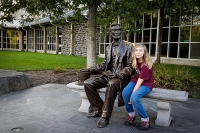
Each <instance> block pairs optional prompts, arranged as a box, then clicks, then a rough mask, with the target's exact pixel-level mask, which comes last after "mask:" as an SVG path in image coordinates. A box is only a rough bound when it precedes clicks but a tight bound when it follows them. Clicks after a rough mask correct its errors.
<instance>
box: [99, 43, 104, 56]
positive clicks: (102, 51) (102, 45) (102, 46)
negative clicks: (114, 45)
mask: <svg viewBox="0 0 200 133" xmlns="http://www.w3.org/2000/svg"><path fill="white" fill-rule="evenodd" d="M104 46H105V45H104V44H100V54H105V51H104Z"/></svg>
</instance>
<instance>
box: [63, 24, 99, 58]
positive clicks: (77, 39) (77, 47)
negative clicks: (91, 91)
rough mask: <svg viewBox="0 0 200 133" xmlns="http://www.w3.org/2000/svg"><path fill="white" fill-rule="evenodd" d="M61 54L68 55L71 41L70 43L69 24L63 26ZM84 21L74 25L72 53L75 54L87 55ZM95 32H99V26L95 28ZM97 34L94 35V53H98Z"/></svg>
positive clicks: (70, 32) (70, 31)
mask: <svg viewBox="0 0 200 133" xmlns="http://www.w3.org/2000/svg"><path fill="white" fill-rule="evenodd" d="M62 31H63V32H62V44H63V46H62V49H61V51H62V54H64V55H70V54H71V53H72V51H71V47H72V46H71V43H72V38H71V34H72V30H71V26H70V24H69V23H68V24H66V25H65V26H63V30H62ZM86 31H87V27H86V23H79V24H77V25H75V26H74V51H73V53H74V55H76V56H87V44H86V34H85V33H86ZM97 33H99V28H97ZM99 40H100V39H99V36H97V37H96V54H97V55H99Z"/></svg>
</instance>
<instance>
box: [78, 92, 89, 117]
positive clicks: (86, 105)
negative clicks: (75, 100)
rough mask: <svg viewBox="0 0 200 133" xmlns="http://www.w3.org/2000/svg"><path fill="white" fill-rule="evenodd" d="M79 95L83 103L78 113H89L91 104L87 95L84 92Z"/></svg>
mask: <svg viewBox="0 0 200 133" xmlns="http://www.w3.org/2000/svg"><path fill="white" fill-rule="evenodd" d="M79 94H80V96H81V99H82V102H81V106H80V107H79V109H78V111H79V112H85V113H88V109H89V106H90V103H89V101H88V98H87V96H86V93H85V92H83V91H82V92H79Z"/></svg>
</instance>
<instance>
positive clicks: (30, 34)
mask: <svg viewBox="0 0 200 133" xmlns="http://www.w3.org/2000/svg"><path fill="white" fill-rule="evenodd" d="M28 50H34V30H28Z"/></svg>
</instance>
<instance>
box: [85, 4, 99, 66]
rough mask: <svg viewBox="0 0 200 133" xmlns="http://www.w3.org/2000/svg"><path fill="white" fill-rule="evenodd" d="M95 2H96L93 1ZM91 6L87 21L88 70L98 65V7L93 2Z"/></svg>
mask: <svg viewBox="0 0 200 133" xmlns="http://www.w3.org/2000/svg"><path fill="white" fill-rule="evenodd" d="M93 1H95V0H93ZM92 3H94V4H91V5H90V6H89V14H88V21H87V31H86V42H87V68H90V67H92V66H95V65H96V25H97V24H96V19H97V7H98V4H97V3H96V2H92Z"/></svg>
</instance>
